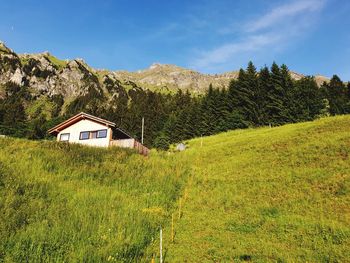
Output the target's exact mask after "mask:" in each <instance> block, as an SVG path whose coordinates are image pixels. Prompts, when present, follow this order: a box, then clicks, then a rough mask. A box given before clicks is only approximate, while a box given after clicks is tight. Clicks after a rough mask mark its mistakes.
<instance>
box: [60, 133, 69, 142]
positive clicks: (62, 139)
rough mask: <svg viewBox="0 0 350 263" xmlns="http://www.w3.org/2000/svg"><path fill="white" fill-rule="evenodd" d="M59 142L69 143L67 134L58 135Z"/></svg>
mask: <svg viewBox="0 0 350 263" xmlns="http://www.w3.org/2000/svg"><path fill="white" fill-rule="evenodd" d="M60 141H61V142H66V141H69V133H62V134H61V135H60Z"/></svg>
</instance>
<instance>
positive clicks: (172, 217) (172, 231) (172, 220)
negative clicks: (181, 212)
mask: <svg viewBox="0 0 350 263" xmlns="http://www.w3.org/2000/svg"><path fill="white" fill-rule="evenodd" d="M171 242H172V243H174V213H172V214H171Z"/></svg>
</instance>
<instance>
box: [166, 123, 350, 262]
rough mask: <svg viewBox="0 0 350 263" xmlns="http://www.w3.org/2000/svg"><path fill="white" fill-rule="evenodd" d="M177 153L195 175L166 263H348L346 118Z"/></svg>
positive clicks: (192, 145)
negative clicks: (249, 261)
mask: <svg viewBox="0 0 350 263" xmlns="http://www.w3.org/2000/svg"><path fill="white" fill-rule="evenodd" d="M201 145H203V146H202V147H201ZM182 155H183V156H184V157H185V158H186V159H190V160H191V162H192V164H193V166H192V168H193V177H191V180H189V184H190V186H189V187H188V189H189V192H188V198H187V201H186V202H185V205H184V207H183V217H182V218H181V219H180V220H177V222H176V224H175V229H176V236H175V242H174V243H171V242H169V241H168V243H167V244H166V247H167V248H168V250H167V255H166V257H167V259H168V260H169V262H185V261H186V262H237V261H247V260H251V261H254V262H349V261H350V249H349V248H350V116H340V117H334V118H326V119H321V120H318V121H315V122H308V123H301V124H292V125H286V126H283V127H278V128H272V129H269V128H260V129H251V130H242V131H233V132H227V133H223V134H220V135H218V136H211V137H207V138H204V139H203V141H202V142H201V139H194V140H191V141H190V142H189V150H188V151H187V152H185V153H183V154H182ZM169 231H170V227H169V229H167V230H165V233H166V232H169Z"/></svg>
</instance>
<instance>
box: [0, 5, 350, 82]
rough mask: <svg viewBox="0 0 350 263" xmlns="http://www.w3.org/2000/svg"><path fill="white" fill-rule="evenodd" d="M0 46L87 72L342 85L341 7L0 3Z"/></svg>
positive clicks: (345, 12)
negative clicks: (266, 74)
mask: <svg viewBox="0 0 350 263" xmlns="http://www.w3.org/2000/svg"><path fill="white" fill-rule="evenodd" d="M0 8H1V15H0V40H2V41H4V42H5V43H6V44H7V45H8V46H9V47H10V48H12V49H14V50H15V51H16V52H18V53H33V52H43V51H49V52H50V53H52V54H53V55H55V56H57V57H59V58H62V59H66V58H68V59H72V58H77V57H79V58H83V59H84V60H85V61H86V62H87V63H88V64H89V65H91V66H93V67H95V68H104V69H110V70H119V69H126V70H132V71H134V70H138V69H143V68H147V67H149V66H150V64H152V63H153V62H160V63H167V64H176V65H179V66H182V67H188V68H192V69H195V70H198V71H201V72H204V73H221V72H225V71H231V70H237V69H238V68H240V67H245V66H246V65H247V62H248V61H249V60H252V61H253V62H254V63H255V65H256V66H257V67H258V68H259V67H261V66H263V65H265V64H266V65H270V64H271V63H272V61H276V62H277V63H279V64H282V63H285V64H287V65H288V66H289V68H290V69H291V70H294V71H297V72H301V73H304V74H322V75H326V76H331V75H332V74H338V75H339V76H340V77H341V78H342V79H343V80H350V1H347V0H303V1H302V0H287V1H268V0H256V1H243V0H235V1H233V0H222V1H220V0H216V1H214V0H201V1H200V0H191V1H190V0H174V1H160V0H159V1H155V0H147V1H146V0H144V1H141V0H139V1H136V0H134V1H127V0H114V1H113V0H102V1H89V0H84V1H83V0H69V1H66V0H60V1H39V0H37V1H34V0H21V1H19V0H2V1H1V5H0Z"/></svg>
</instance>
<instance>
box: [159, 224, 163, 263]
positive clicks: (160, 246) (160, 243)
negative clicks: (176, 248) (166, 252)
mask: <svg viewBox="0 0 350 263" xmlns="http://www.w3.org/2000/svg"><path fill="white" fill-rule="evenodd" d="M159 241H160V242H159V262H160V263H163V246H162V245H163V244H162V243H163V233H162V227H160V233H159Z"/></svg>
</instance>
